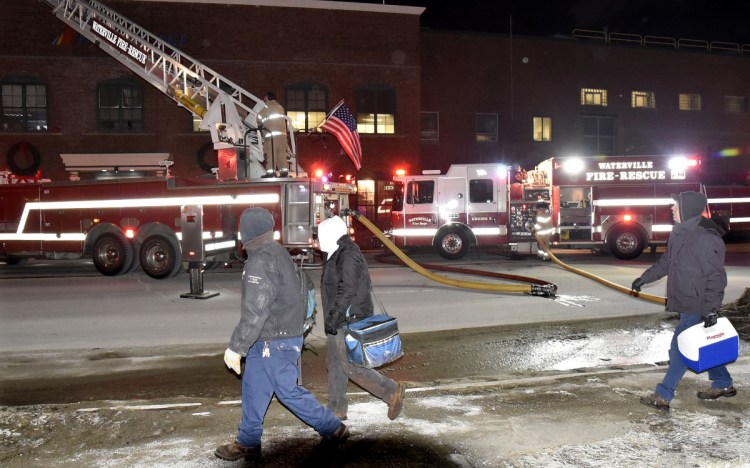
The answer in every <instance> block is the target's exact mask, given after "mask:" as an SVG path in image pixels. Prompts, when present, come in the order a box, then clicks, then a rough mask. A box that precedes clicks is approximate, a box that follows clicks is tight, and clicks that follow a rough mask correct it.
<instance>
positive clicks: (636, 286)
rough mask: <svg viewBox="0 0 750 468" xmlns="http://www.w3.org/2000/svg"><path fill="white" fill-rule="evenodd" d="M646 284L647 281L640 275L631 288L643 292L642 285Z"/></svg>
mask: <svg viewBox="0 0 750 468" xmlns="http://www.w3.org/2000/svg"><path fill="white" fill-rule="evenodd" d="M644 284H646V282H645V281H643V278H641V277H638V278H636V279H635V281H633V285H632V286H630V289H632V290H633V291H635V292H641V287H642V286H643V285H644Z"/></svg>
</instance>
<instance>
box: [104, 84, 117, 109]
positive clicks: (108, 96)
mask: <svg viewBox="0 0 750 468" xmlns="http://www.w3.org/2000/svg"><path fill="white" fill-rule="evenodd" d="M119 106H120V93H119V89H118V88H116V87H113V86H104V87H102V88H101V89H100V90H99V107H105V108H112V107H119Z"/></svg>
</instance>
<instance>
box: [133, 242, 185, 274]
mask: <svg viewBox="0 0 750 468" xmlns="http://www.w3.org/2000/svg"><path fill="white" fill-rule="evenodd" d="M140 262H141V268H143V271H145V272H146V274H147V275H148V276H150V277H152V278H156V279H162V278H167V277H169V276H174V275H176V274H177V272H179V271H180V268H181V267H182V254H181V253H180V244H179V243H178V242H177V239H175V238H174V237H172V236H170V235H160V234H157V235H154V236H151V237H148V238H147V239H146V240H144V241H143V244H141V252H140Z"/></svg>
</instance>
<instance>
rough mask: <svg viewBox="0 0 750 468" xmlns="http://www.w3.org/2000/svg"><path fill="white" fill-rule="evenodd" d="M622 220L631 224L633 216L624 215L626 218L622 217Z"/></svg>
mask: <svg viewBox="0 0 750 468" xmlns="http://www.w3.org/2000/svg"><path fill="white" fill-rule="evenodd" d="M622 219H623V220H625V222H630V221H633V215H631V214H626V215H624V216H623V217H622Z"/></svg>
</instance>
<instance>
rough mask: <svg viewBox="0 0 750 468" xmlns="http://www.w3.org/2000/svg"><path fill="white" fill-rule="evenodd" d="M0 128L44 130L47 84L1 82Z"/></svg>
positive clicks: (28, 130)
mask: <svg viewBox="0 0 750 468" xmlns="http://www.w3.org/2000/svg"><path fill="white" fill-rule="evenodd" d="M0 128H2V130H3V131H6V132H46V131H47V85H44V84H41V83H38V82H37V83H31V82H15V83H13V82H4V83H2V115H0Z"/></svg>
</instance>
